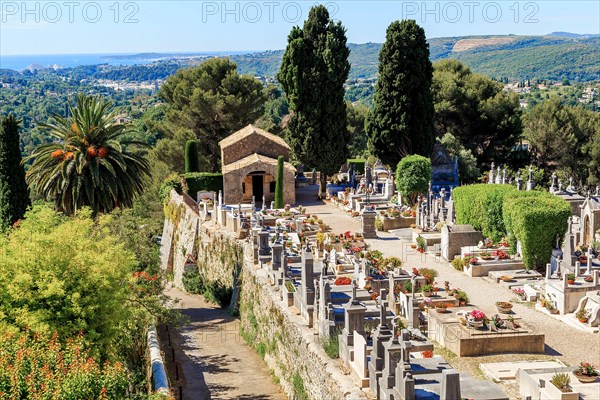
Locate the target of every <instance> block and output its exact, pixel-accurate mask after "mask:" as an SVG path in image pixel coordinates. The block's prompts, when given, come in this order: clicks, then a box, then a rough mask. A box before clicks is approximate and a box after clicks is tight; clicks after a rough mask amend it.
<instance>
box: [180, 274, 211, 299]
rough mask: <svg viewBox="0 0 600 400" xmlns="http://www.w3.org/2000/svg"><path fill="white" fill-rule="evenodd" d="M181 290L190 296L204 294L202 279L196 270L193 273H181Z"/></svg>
mask: <svg viewBox="0 0 600 400" xmlns="http://www.w3.org/2000/svg"><path fill="white" fill-rule="evenodd" d="M182 281H183V288H184V289H185V291H186V292H188V293H192V294H202V293H204V289H205V284H204V278H203V277H202V275H200V273H199V272H198V270H194V271H186V272H184V273H183V277H182Z"/></svg>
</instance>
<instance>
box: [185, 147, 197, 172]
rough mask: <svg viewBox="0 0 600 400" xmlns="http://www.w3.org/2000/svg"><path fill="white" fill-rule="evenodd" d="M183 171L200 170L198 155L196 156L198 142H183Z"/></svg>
mask: <svg viewBox="0 0 600 400" xmlns="http://www.w3.org/2000/svg"><path fill="white" fill-rule="evenodd" d="M185 172H186V174H187V173H189V172H200V157H199V156H198V142H197V141H195V140H188V141H187V142H185Z"/></svg>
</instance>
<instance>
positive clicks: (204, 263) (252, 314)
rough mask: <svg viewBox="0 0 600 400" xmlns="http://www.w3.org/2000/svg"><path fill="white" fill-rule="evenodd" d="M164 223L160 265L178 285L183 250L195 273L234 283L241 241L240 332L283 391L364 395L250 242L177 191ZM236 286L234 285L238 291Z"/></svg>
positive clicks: (304, 394) (236, 293) (301, 394)
mask: <svg viewBox="0 0 600 400" xmlns="http://www.w3.org/2000/svg"><path fill="white" fill-rule="evenodd" d="M165 214H166V218H165V226H164V230H163V238H162V242H161V262H162V268H163V269H165V270H166V271H167V272H172V273H173V276H174V282H175V285H176V286H178V287H180V288H183V285H182V282H181V277H182V275H183V271H184V265H185V261H186V259H187V257H186V255H187V254H193V253H197V260H198V266H199V269H200V273H201V274H202V275H204V276H205V277H206V278H207V279H208V280H211V281H218V282H221V283H222V284H224V285H226V286H229V287H231V286H233V285H234V272H235V269H236V268H235V267H236V266H235V265H234V264H235V263H234V262H232V261H231V260H232V259H233V258H232V254H231V252H232V251H233V250H232V249H234V248H235V247H236V246H235V244H238V245H241V246H242V247H243V264H242V279H241V287H239V288H236V289H235V290H234V301H235V300H236V299H238V298H239V303H240V308H239V312H240V320H241V321H240V322H241V324H240V325H241V334H242V337H243V338H244V339H245V340H246V342H247V343H248V344H249V345H250V346H252V347H253V348H254V349H255V350H256V351H257V352H258V353H259V355H261V356H262V357H263V358H264V360H265V363H266V364H267V366H268V367H269V369H270V370H271V371H272V373H273V375H274V376H275V377H276V378H274V379H275V380H278V381H279V383H280V385H281V387H282V388H283V390H284V391H285V393H286V394H287V395H288V396H289V397H290V398H298V399H366V398H367V397H366V395H365V393H364V392H362V391H361V390H360V389H359V388H358V386H357V385H356V383H355V382H354V380H353V379H352V378H351V376H350V375H349V374H348V373H349V371H346V373H344V372H343V371H342V368H341V366H340V363H339V361H338V360H332V359H331V358H329V357H328V356H327V354H326V353H325V351H324V350H323V347H322V344H321V343H320V341H319V336H318V335H317V334H316V332H315V331H314V330H312V329H309V328H308V326H307V324H306V321H304V320H303V319H302V318H301V317H300V316H298V315H296V314H295V313H294V311H293V310H294V309H293V308H288V306H287V299H286V302H285V303H284V302H283V301H282V300H281V293H279V292H276V291H275V290H274V288H273V287H272V286H271V285H270V284H269V283H268V281H267V275H266V271H265V270H261V269H260V268H258V266H256V265H254V257H253V249H252V244H251V243H250V242H249V241H248V240H244V241H237V240H236V239H234V238H233V237H232V234H231V232H228V231H225V230H222V231H216V232H215V230H214V229H213V228H212V226H210V227H209V226H208V225H206V224H205V225H202V224H201V223H200V220H199V217H198V215H197V214H196V212H195V211H194V210H192V209H191V208H189V207H188V206H187V204H185V202H184V201H183V199H182V198H181V196H179V195H177V193H172V194H171V201H170V202H169V205H167V206H165ZM238 289H239V291H238Z"/></svg>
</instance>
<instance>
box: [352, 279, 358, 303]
mask: <svg viewBox="0 0 600 400" xmlns="http://www.w3.org/2000/svg"><path fill="white" fill-rule="evenodd" d="M357 287H358V285H357V284H356V280H352V302H354V301H355V300H357V298H356V288H357Z"/></svg>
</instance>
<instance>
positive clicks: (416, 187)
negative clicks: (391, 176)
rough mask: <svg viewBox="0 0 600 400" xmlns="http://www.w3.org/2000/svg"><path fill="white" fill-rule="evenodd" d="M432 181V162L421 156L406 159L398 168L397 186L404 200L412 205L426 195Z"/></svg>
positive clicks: (401, 161)
mask: <svg viewBox="0 0 600 400" xmlns="http://www.w3.org/2000/svg"><path fill="white" fill-rule="evenodd" d="M430 181H431V160H430V159H429V158H427V157H423V156H420V155H416V154H415V155H412V156H407V157H404V158H403V159H402V160H400V162H399V163H398V166H397V168H396V185H397V186H398V192H399V193H400V194H401V195H402V198H403V199H405V200H409V201H410V203H411V204H414V203H415V202H416V201H417V198H418V196H419V195H420V194H423V193H426V192H427V190H428V189H429V182H430Z"/></svg>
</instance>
